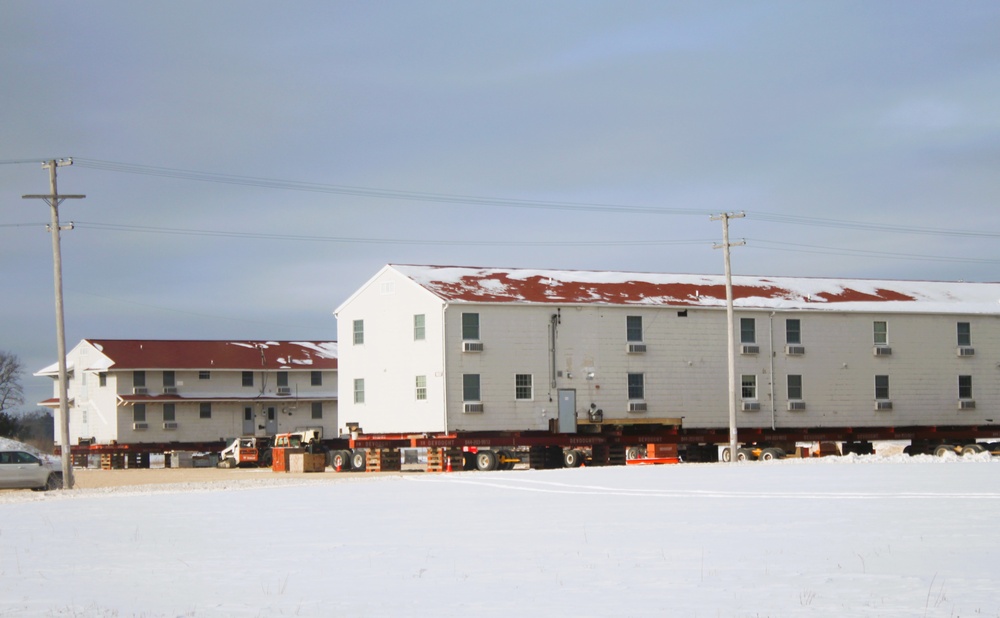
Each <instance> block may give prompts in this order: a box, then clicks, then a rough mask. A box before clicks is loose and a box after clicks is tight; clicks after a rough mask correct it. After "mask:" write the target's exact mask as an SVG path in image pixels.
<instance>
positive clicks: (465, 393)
mask: <svg viewBox="0 0 1000 618" xmlns="http://www.w3.org/2000/svg"><path fill="white" fill-rule="evenodd" d="M472 315H476V314H472ZM481 396H482V393H481V392H480V390H479V374H478V373H466V374H463V375H462V400H463V401H482V399H481Z"/></svg>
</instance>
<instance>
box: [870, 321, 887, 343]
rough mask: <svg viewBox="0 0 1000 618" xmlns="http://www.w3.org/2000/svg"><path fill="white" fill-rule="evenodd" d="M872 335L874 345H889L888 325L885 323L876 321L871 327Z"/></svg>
mask: <svg viewBox="0 0 1000 618" xmlns="http://www.w3.org/2000/svg"><path fill="white" fill-rule="evenodd" d="M872 335H873V338H874V340H875V345H888V344H889V324H888V323H887V322H882V321H876V322H875V323H874V325H873V326H872Z"/></svg>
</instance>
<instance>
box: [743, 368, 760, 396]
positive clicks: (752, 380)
mask: <svg viewBox="0 0 1000 618" xmlns="http://www.w3.org/2000/svg"><path fill="white" fill-rule="evenodd" d="M740 396H741V397H742V398H743V399H757V376H755V375H751V374H744V375H743V376H742V377H741V378H740Z"/></svg>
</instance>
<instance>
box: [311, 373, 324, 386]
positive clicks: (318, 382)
mask: <svg viewBox="0 0 1000 618" xmlns="http://www.w3.org/2000/svg"><path fill="white" fill-rule="evenodd" d="M309 385H310V386H323V372H322V371H312V372H310V373H309Z"/></svg>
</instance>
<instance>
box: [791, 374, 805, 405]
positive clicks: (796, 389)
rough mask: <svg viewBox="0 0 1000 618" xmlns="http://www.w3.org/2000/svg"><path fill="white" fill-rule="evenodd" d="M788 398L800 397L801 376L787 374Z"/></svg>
mask: <svg viewBox="0 0 1000 618" xmlns="http://www.w3.org/2000/svg"><path fill="white" fill-rule="evenodd" d="M788 398H789V399H802V376H798V375H795V376H793V375H790V376H788Z"/></svg>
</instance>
